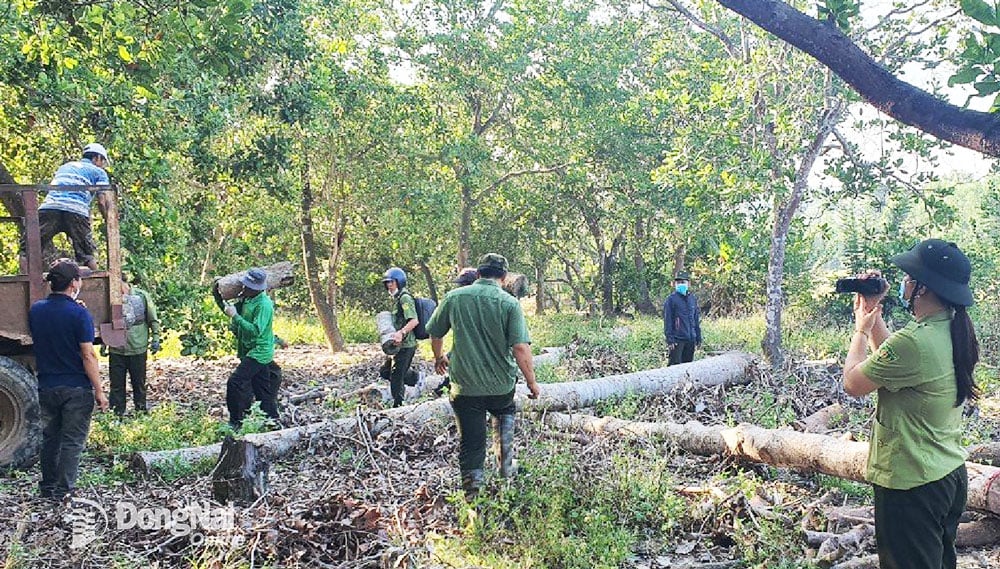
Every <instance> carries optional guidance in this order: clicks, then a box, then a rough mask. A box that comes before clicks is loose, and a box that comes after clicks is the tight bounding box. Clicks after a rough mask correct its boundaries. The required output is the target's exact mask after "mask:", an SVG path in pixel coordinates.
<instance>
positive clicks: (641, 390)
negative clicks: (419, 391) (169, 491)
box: [131, 352, 756, 471]
mask: <svg viewBox="0 0 1000 569" xmlns="http://www.w3.org/2000/svg"><path fill="white" fill-rule="evenodd" d="M755 362H756V359H755V358H754V356H752V355H750V354H747V353H743V352H729V353H726V354H722V355H719V356H713V357H708V358H704V359H701V360H697V361H694V362H691V363H688V364H682V365H675V366H671V367H668V368H660V369H654V370H649V371H640V372H636V373H630V374H622V375H614V376H610V377H603V378H597V379H590V380H585V381H575V382H566V383H546V384H542V386H541V388H542V394H541V397H539V398H538V399H528V398H527V393H528V389H527V387H526V386H525V385H523V384H518V385H517V388H516V394H515V397H514V403H515V404H516V405H517V407H518V408H519V409H520V410H522V411H548V410H561V409H567V408H569V407H570V406H583V407H585V406H590V405H593V404H594V403H596V402H598V401H600V400H601V399H606V398H608V397H613V396H621V395H626V394H627V393H630V392H631V393H637V394H641V395H665V394H668V393H670V392H671V391H672V390H673V389H674V388H676V387H677V386H679V385H687V384H688V383H689V382H690V383H692V384H694V385H697V386H706V387H708V386H715V385H721V384H736V383H740V382H746V381H748V378H749V373H748V369H749V368H750V367H751V366H753V365H755ZM451 418H452V414H451V405H450V404H449V403H448V401H447V400H445V399H443V398H441V399H432V400H430V401H426V402H424V403H421V404H419V405H405V406H403V407H397V408H395V409H385V410H383V411H379V412H377V413H372V414H371V415H370V417H369V418H367V419H366V420H365V421H364V422H363V423H362V421H361V420H359V419H358V418H354V417H351V418H348V419H338V420H334V421H321V422H317V423H312V424H309V425H305V426H302V427H293V428H289V429H283V430H280V431H271V432H269V433H257V434H252V435H247V436H246V437H244V438H245V439H246V440H248V441H250V442H251V443H254V444H257V445H262V446H265V447H267V449H268V453H269V454H268V455H269V456H270V457H272V458H277V457H279V456H281V455H282V454H285V453H287V452H288V451H290V450H291V449H292V448H294V447H295V445H296V444H298V442H299V441H301V440H302V438H303V437H308V436H310V435H311V434H312V433H315V432H316V431H318V430H320V429H332V430H334V431H335V432H339V433H343V434H349V433H353V432H355V431H357V430H358V429H359V428H364V429H367V430H368V431H369V432H370V433H371V434H372V435H373V436H374V435H377V434H378V433H379V432H381V431H382V430H383V429H384V428H385V427H386V426H387V425H389V424H391V423H392V422H393V421H404V422H409V423H424V422H427V421H431V420H435V419H443V420H451ZM219 448H220V447H219V445H218V444H215V445H207V446H204V447H192V448H185V449H177V450H166V451H142V452H137V453H135V454H133V455H132V460H131V464H132V467H133V468H134V469H136V470H143V471H149V470H151V469H153V468H156V467H157V466H159V465H162V464H165V463H174V462H177V461H183V462H190V461H196V460H200V459H203V458H205V457H211V456H217V455H218V453H219Z"/></svg>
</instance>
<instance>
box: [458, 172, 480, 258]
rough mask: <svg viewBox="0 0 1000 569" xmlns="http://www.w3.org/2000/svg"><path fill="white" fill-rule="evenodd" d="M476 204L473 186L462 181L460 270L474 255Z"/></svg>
mask: <svg viewBox="0 0 1000 569" xmlns="http://www.w3.org/2000/svg"><path fill="white" fill-rule="evenodd" d="M474 206H475V204H474V203H473V201H472V188H471V187H469V186H468V185H467V184H466V183H465V182H462V203H461V208H462V209H461V218H460V219H459V225H458V258H457V259H455V262H456V263H457V264H458V266H457V268H458V270H462V268H463V267H468V266H469V257H471V256H472V208H473V207H474Z"/></svg>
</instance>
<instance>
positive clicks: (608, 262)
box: [601, 234, 624, 316]
mask: <svg viewBox="0 0 1000 569" xmlns="http://www.w3.org/2000/svg"><path fill="white" fill-rule="evenodd" d="M623 239H624V237H623V236H622V235H621V234H619V235H618V236H617V237H615V238H614V240H613V241H612V242H611V248H610V249H608V252H607V254H605V255H602V256H603V257H604V262H603V263H602V264H601V310H602V312H604V314H605V315H607V316H611V315H613V314H614V313H615V271H616V270H617V269H618V255H619V253H620V252H621V246H622V240H623Z"/></svg>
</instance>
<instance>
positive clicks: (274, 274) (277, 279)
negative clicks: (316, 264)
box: [212, 261, 295, 300]
mask: <svg viewBox="0 0 1000 569" xmlns="http://www.w3.org/2000/svg"><path fill="white" fill-rule="evenodd" d="M261 268H262V269H264V271H265V272H266V273H267V288H268V290H270V289H273V288H282V287H286V286H291V285H292V283H294V282H295V273H294V271H295V267H294V265H292V264H291V263H290V262H288V261H282V262H280V263H275V264H273V265H271V266H269V267H261ZM246 274H247V271H240V272H238V273H233V274H231V275H226V276H224V277H217V278H216V279H215V281H214V282H213V283H212V286H213V287H216V288H218V289H219V294H221V295H222V299H223V300H231V299H234V298H236V296H237V295H238V294H239V293H240V290H241V289H242V288H243V285H241V284H240V279H241V278H243V276H244V275H246Z"/></svg>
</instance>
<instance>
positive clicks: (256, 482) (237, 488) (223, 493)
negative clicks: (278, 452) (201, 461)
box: [212, 436, 270, 505]
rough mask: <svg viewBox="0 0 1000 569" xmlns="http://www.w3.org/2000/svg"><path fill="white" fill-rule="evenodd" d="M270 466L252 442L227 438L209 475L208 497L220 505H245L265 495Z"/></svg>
mask: <svg viewBox="0 0 1000 569" xmlns="http://www.w3.org/2000/svg"><path fill="white" fill-rule="evenodd" d="M269 468H270V465H269V464H268V462H267V460H266V459H265V458H264V455H263V453H262V452H261V450H260V449H259V448H258V447H257V446H256V445H254V444H253V443H251V442H249V441H246V440H243V439H234V438H233V437H231V436H227V437H226V440H224V441H223V442H222V452H220V453H219V463H218V464H217V465H216V467H215V472H214V473H213V474H212V497H213V498H215V499H216V501H218V502H219V503H221V504H225V503H228V502H232V503H235V504H242V505H249V504H252V503H254V502H255V501H257V499H258V498H260V497H261V496H263V495H264V493H265V492H267V473H268V469H269Z"/></svg>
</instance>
